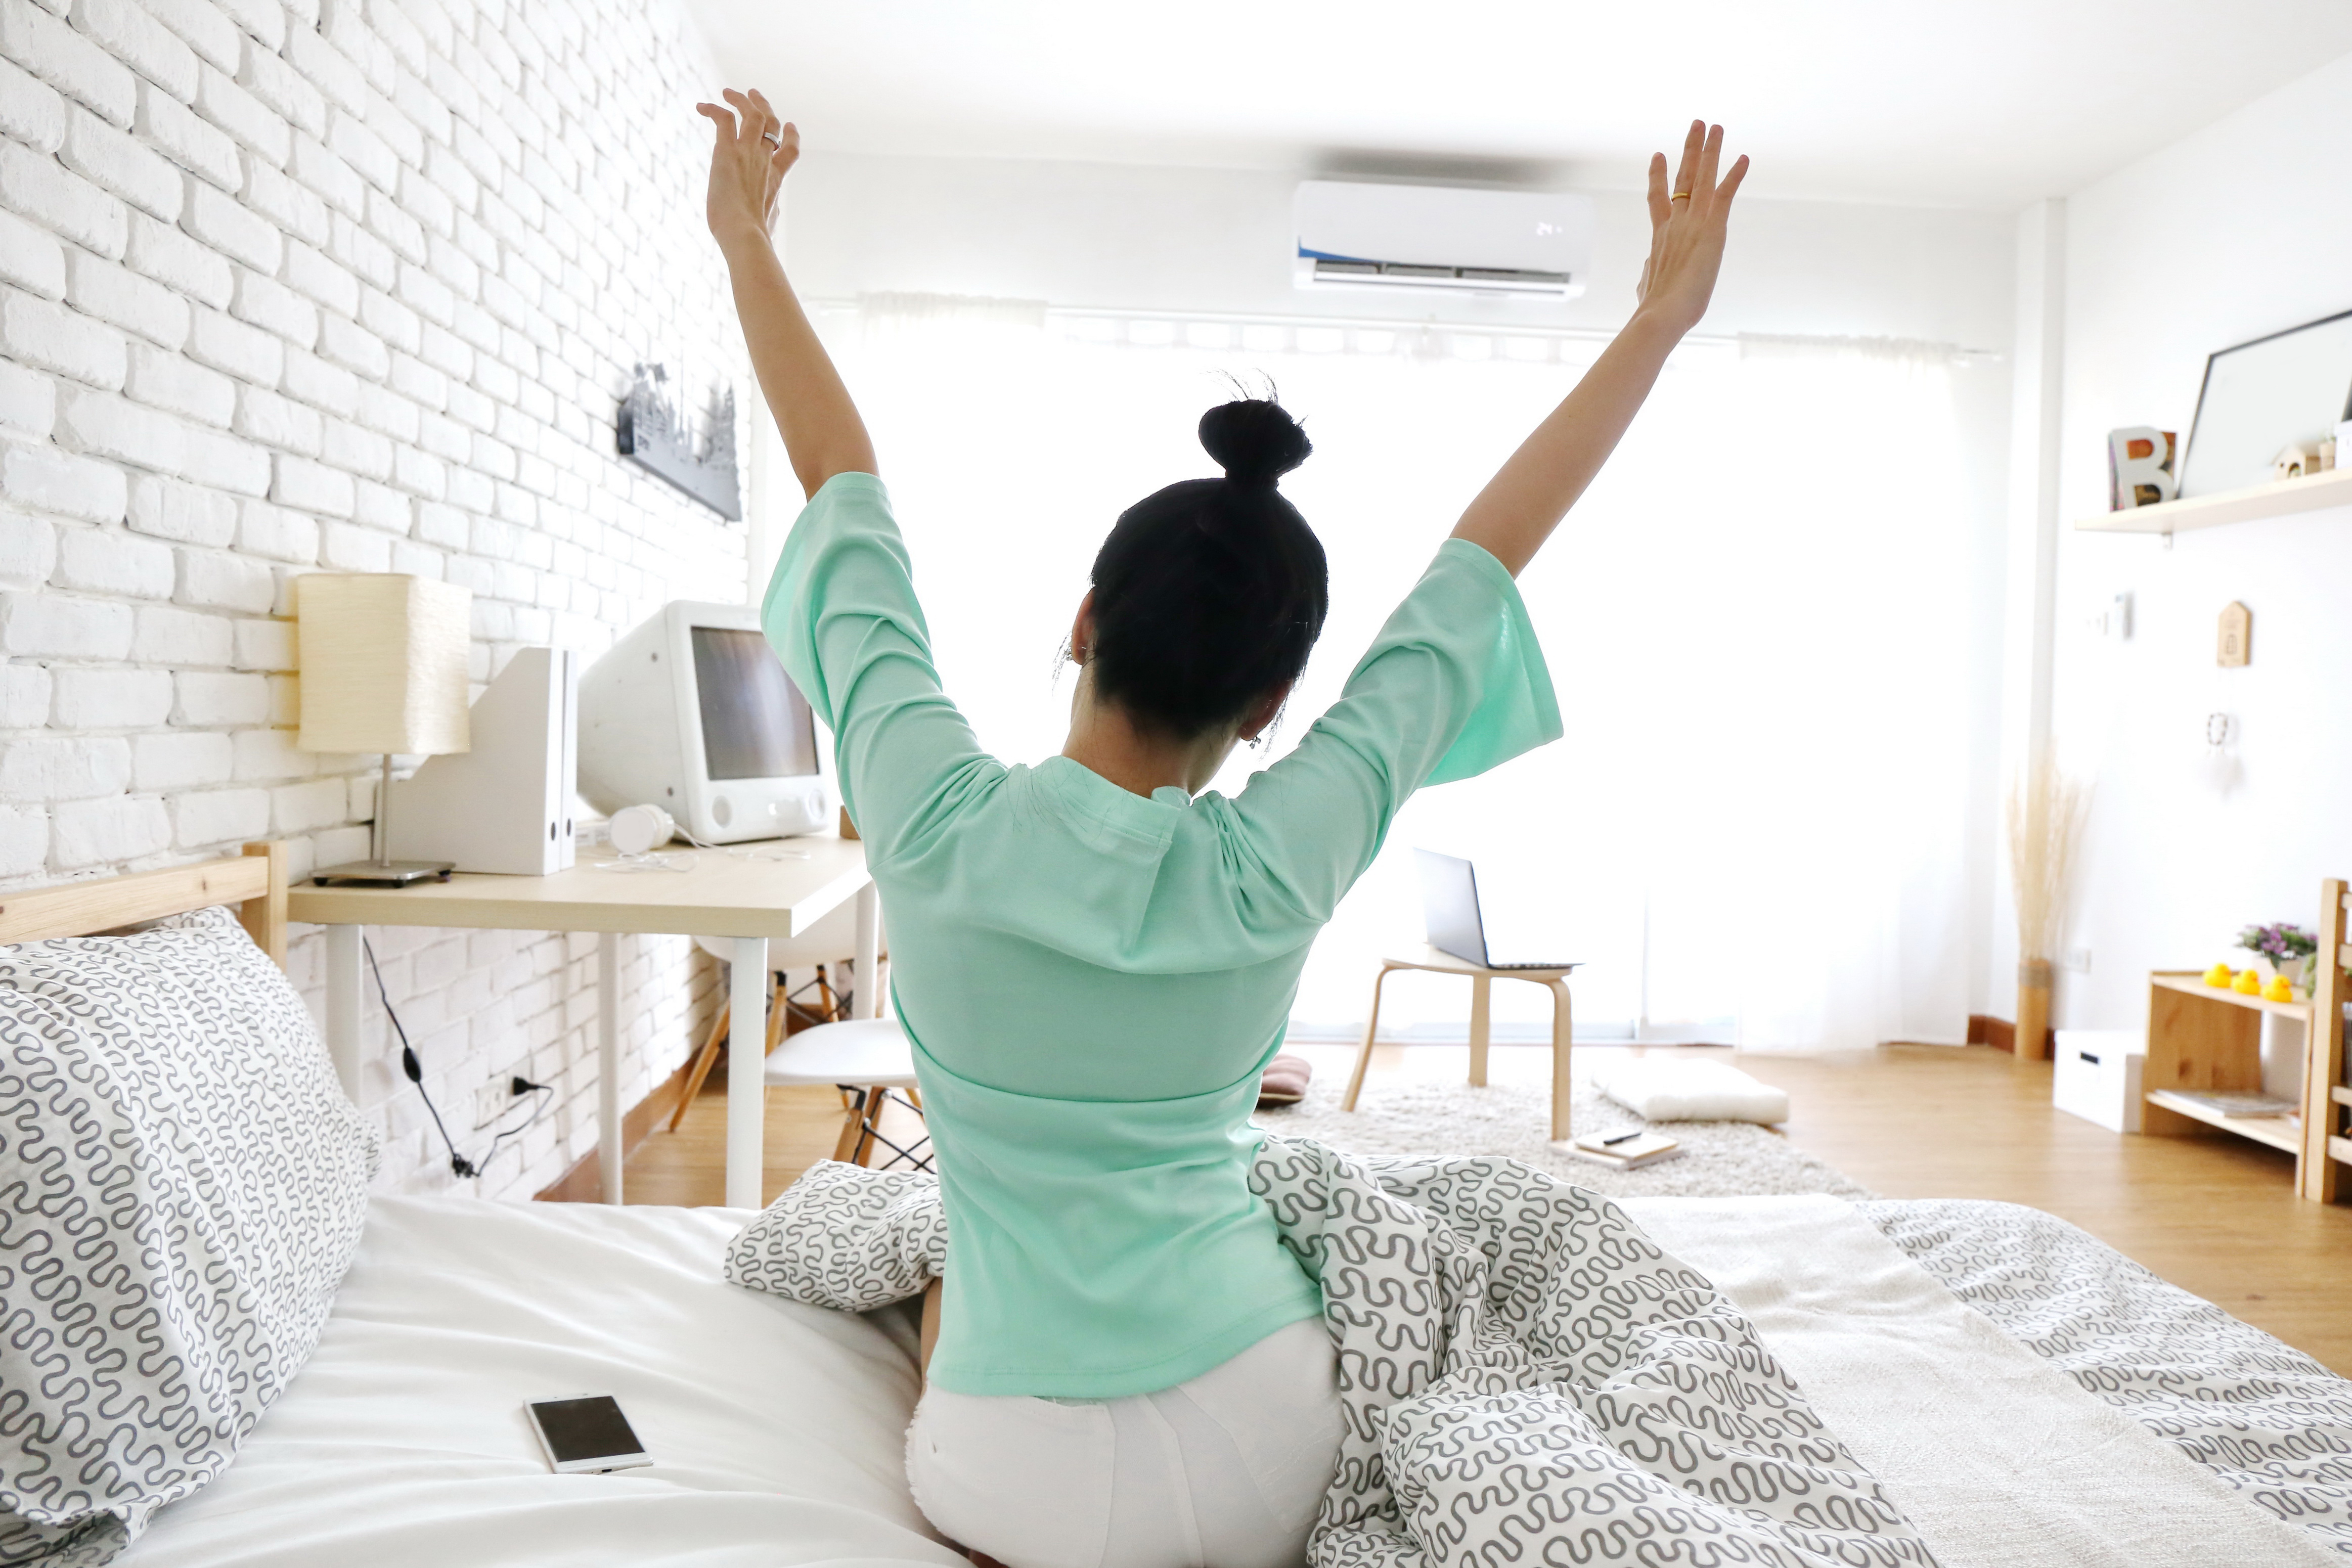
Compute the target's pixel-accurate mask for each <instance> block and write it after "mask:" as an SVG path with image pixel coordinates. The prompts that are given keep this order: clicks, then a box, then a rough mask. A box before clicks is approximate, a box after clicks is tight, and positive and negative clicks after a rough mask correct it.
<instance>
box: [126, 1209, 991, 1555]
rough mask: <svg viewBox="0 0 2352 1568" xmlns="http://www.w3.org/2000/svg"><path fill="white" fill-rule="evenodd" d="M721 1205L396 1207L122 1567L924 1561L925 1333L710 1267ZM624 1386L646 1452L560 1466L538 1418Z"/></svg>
mask: <svg viewBox="0 0 2352 1568" xmlns="http://www.w3.org/2000/svg"><path fill="white" fill-rule="evenodd" d="M749 1218H751V1217H750V1216H749V1215H748V1214H745V1213H741V1212H738V1211H736V1210H732V1209H719V1208H704V1209H680V1208H627V1209H612V1208H605V1207H594V1206H587V1205H568V1204H532V1205H529V1206H521V1205H505V1204H492V1203H485V1202H480V1201H478V1200H470V1199H418V1198H381V1199H378V1200H376V1202H375V1203H374V1204H373V1206H372V1207H371V1209H370V1213H369V1216H368V1227H367V1232H366V1236H365V1239H363V1241H362V1244H361V1247H360V1255H359V1260H358V1261H357V1262H356V1263H355V1264H354V1265H353V1267H352V1271H351V1274H350V1276H349V1278H348V1279H347V1280H346V1281H345V1282H344V1284H343V1288H342V1291H341V1294H340V1295H339V1296H338V1297H337V1299H336V1301H335V1310H334V1315H333V1317H332V1318H331V1320H330V1321H329V1322H328V1324H327V1329H326V1333H325V1335H324V1337H323V1338H322V1339H321V1340H320V1343H319V1350H318V1354H316V1355H315V1356H313V1357H312V1358H311V1361H310V1365H309V1366H307V1367H306V1368H304V1370H303V1372H302V1374H301V1375H300V1376H299V1377H297V1378H296V1379H295V1380H294V1383H293V1385H292V1386H291V1387H290V1388H289V1390H288V1391H287V1393H286V1396H285V1397H284V1398H283V1399H281V1400H280V1401H279V1402H278V1405H277V1406H275V1407H274V1408H273V1409H272V1410H271V1411H270V1412H269V1414H268V1416H264V1417H263V1419H262V1421H261V1424H260V1425H259V1426H258V1427H256V1428H255V1430H254V1432H253V1434H252V1436H251V1437H248V1438H247V1442H246V1444H245V1448H244V1451H243V1453H242V1454H241V1455H239V1457H238V1458H237V1460H236V1463H235V1464H234V1465H232V1466H231V1467H230V1468H229V1469H228V1471H227V1473H226V1474H225V1475H223V1476H221V1477H220V1478H219V1479H216V1480H215V1481H214V1482H213V1483H212V1484H211V1485H210V1486H208V1487H206V1488H205V1490H203V1491H200V1492H198V1493H197V1494H196V1495H195V1496H194V1497H192V1498H190V1499H188V1500H185V1501H184V1502H180V1503H175V1504H173V1505H172V1506H171V1507H169V1508H166V1509H163V1511H160V1512H159V1513H158V1514H157V1515H156V1517H155V1520H154V1522H153V1523H152V1525H151V1526H150V1527H149V1529H148V1531H147V1532H146V1534H145V1535H143V1536H142V1538H141V1539H140V1540H139V1541H138V1542H135V1543H134V1544H133V1545H132V1546H131V1550H130V1551H128V1552H125V1553H123V1554H122V1556H121V1557H120V1558H118V1559H116V1562H117V1563H121V1564H122V1565H123V1568H212V1565H214V1564H221V1565H226V1564H230V1563H236V1564H239V1565H242V1568H269V1565H273V1564H283V1565H285V1568H293V1565H295V1564H300V1565H302V1568H316V1565H318V1564H321V1563H333V1564H336V1565H337V1568H368V1565H371V1564H385V1565H387V1568H389V1565H393V1564H398V1565H400V1568H413V1565H415V1564H418V1563H467V1564H504V1563H513V1564H523V1563H530V1564H534V1565H548V1568H554V1565H562V1564H572V1563H598V1564H605V1563H650V1562H661V1563H684V1564H694V1565H698V1568H700V1565H708V1568H719V1565H722V1564H736V1563H743V1564H750V1563H760V1564H762V1565H768V1568H782V1565H788V1564H804V1563H858V1564H882V1563H936V1564H942V1565H950V1564H951V1565H954V1568H962V1564H963V1559H962V1558H961V1557H960V1556H958V1555H956V1554H955V1553H953V1552H950V1551H949V1550H948V1549H947V1548H946V1547H944V1546H942V1545H940V1543H939V1542H938V1541H937V1539H936V1538H935V1537H934V1536H933V1535H932V1533H931V1531H930V1530H929V1527H928V1526H927V1525H926V1524H925V1523H924V1522H923V1520H922V1517H921V1516H920V1515H919V1513H917V1512H916V1511H915V1507H914V1504H913V1501H912V1500H910V1499H909V1497H908V1492H907V1483H906V1478H905V1471H904V1469H903V1467H902V1463H901V1453H902V1443H903V1440H904V1433H905V1430H906V1426H907V1421H908V1416H909V1414H910V1413H911V1412H912V1410H913V1408H914V1401H915V1396H916V1375H915V1364H914V1360H913V1358H912V1356H911V1355H910V1354H909V1350H910V1348H911V1346H910V1345H909V1344H908V1343H906V1342H905V1340H903V1339H898V1340H894V1338H893V1337H892V1335H891V1333H888V1332H887V1330H886V1328H885V1327H884V1326H879V1324H880V1323H881V1322H887V1321H888V1320H887V1319H886V1320H880V1321H879V1322H877V1320H876V1319H869V1318H860V1317H851V1316H847V1315H845V1314H843V1313H838V1312H824V1311H822V1310H820V1309H817V1308H814V1307H803V1306H797V1305H794V1304H793V1303H791V1302H788V1301H781V1300H778V1299H776V1298H774V1297H772V1296H767V1295H763V1294H761V1293H759V1292H757V1291H745V1290H740V1289H738V1288H736V1287H735V1286H732V1285H729V1284H727V1283H725V1282H723V1281H721V1280H720V1279H719V1255H720V1253H721V1251H722V1250H723V1249H724V1248H725V1245H726V1242H727V1239H728V1238H729V1237H730V1236H732V1235H733V1234H734V1233H735V1231H736V1230H738V1229H739V1228H741V1226H742V1225H743V1223H744V1222H745V1221H746V1220H747V1219H749ZM584 1393H609V1394H612V1395H614V1396H616V1397H617V1398H618V1399H619V1400H620V1402H621V1406H622V1408H623V1409H624V1410H625V1411H626V1412H627V1414H628V1416H629V1419H630V1421H631V1423H632V1424H633V1425H634V1426H635V1427H636V1430H637V1433H638V1436H639V1437H642V1438H644V1440H645V1441H646V1445H647V1448H648V1449H649V1450H650V1451H651V1453H652V1454H653V1456H654V1458H655V1460H656V1463H655V1464H654V1465H653V1466H652V1467H651V1468H650V1469H636V1470H625V1471H621V1472H617V1473H615V1474H612V1475H601V1476H600V1475H581V1476H559V1475H554V1474H551V1473H550V1472H549V1470H548V1468H547V1463H546V1460H545V1459H544V1458H541V1454H540V1451H539V1448H538V1445H537V1443H536V1441H535V1440H534V1439H533V1437H532V1436H531V1432H530V1427H529V1425H528V1424H527V1421H526V1419H525V1417H524V1416H523V1413H522V1406H524V1405H525V1404H526V1403H527V1402H529V1401H530V1400H533V1399H544V1398H551V1397H560V1396H564V1395H569V1394H584Z"/></svg>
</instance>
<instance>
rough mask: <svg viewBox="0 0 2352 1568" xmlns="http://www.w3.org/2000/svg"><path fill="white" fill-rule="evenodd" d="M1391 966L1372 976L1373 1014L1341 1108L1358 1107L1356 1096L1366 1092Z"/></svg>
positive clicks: (1384, 966)
mask: <svg viewBox="0 0 2352 1568" xmlns="http://www.w3.org/2000/svg"><path fill="white" fill-rule="evenodd" d="M1388 977H1389V966H1388V965H1386V964H1382V965H1381V972H1380V973H1379V974H1377V975H1374V976H1373V977H1372V1016H1371V1017H1370V1018H1369V1019H1366V1020H1365V1021H1364V1043H1363V1046H1362V1048H1361V1049H1360V1050H1359V1051H1357V1052H1356V1070H1355V1071H1353V1072H1350V1073H1349V1074H1348V1092H1347V1094H1346V1095H1345V1096H1344V1097H1342V1098H1341V1100H1340V1101H1339V1109H1340V1110H1342V1111H1352V1110H1354V1109H1355V1108H1356V1096H1357V1095H1359V1094H1360V1093H1362V1092H1364V1069H1366V1068H1368V1067H1370V1065H1371V1064H1372V1040H1373V1038H1374V1037H1375V1036H1377V1035H1378V1034H1379V1033H1380V1032H1381V987H1382V986H1384V985H1386V984H1387V983H1388Z"/></svg>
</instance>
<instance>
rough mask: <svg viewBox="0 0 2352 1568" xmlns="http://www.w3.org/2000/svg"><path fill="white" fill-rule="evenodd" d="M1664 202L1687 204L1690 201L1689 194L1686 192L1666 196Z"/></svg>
mask: <svg viewBox="0 0 2352 1568" xmlns="http://www.w3.org/2000/svg"><path fill="white" fill-rule="evenodd" d="M1666 200H1668V201H1670V202H1687V201H1689V200H1690V193H1689V192H1688V191H1676V192H1675V193H1674V194H1673V195H1671V196H1668V197H1667V198H1666Z"/></svg>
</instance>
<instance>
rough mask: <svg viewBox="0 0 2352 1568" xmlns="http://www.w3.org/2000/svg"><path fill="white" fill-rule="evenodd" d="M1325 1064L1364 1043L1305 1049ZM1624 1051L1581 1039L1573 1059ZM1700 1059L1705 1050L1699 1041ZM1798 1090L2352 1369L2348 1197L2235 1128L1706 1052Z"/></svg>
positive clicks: (1497, 1073)
mask: <svg viewBox="0 0 2352 1568" xmlns="http://www.w3.org/2000/svg"><path fill="white" fill-rule="evenodd" d="M1290 1049H1292V1050H1295V1051H1298V1052H1299V1053H1300V1054H1302V1055H1305V1056H1307V1057H1308V1058H1309V1059H1311V1060H1312V1061H1314V1062H1315V1069H1316V1071H1317V1072H1318V1074H1336V1073H1340V1072H1344V1071H1346V1068H1347V1065H1348V1064H1349V1061H1351V1060H1352V1057H1353V1052H1352V1051H1351V1050H1349V1049H1348V1048H1345V1047H1339V1046H1315V1045H1307V1046H1293V1047H1291V1048H1290ZM1609 1049H1611V1048H1607V1047H1595V1046H1580V1047H1578V1048H1577V1055H1578V1058H1579V1060H1580V1061H1591V1060H1594V1059H1597V1058H1598V1057H1599V1056H1600V1054H1601V1052H1602V1051H1605V1050H1609ZM1692 1054H1696V1053H1695V1052H1693V1053H1692ZM1707 1054H1709V1055H1712V1056H1717V1057H1721V1058H1723V1059H1726V1060H1730V1061H1736V1062H1738V1065H1739V1066H1740V1067H1742V1068H1743V1069H1745V1070H1746V1071H1749V1072H1751V1073H1753V1074H1755V1075H1756V1076H1757V1077H1759V1078H1760V1079H1763V1080H1764V1081H1765V1082H1768V1083H1775V1084H1778V1085H1780V1087H1782V1088H1785V1089H1786V1090H1788V1091H1789V1097H1790V1103H1791V1104H1792V1106H1793V1108H1794V1109H1793V1112H1792V1114H1791V1117H1790V1123H1789V1126H1788V1134H1789V1137H1790V1140H1791V1141H1792V1142H1794V1143H1796V1144H1797V1145H1801V1147H1803V1148H1806V1149H1808V1150H1811V1152H1812V1153H1814V1154H1817V1155H1820V1156H1821V1157H1822V1158H1823V1159H1825V1160H1827V1161H1829V1162H1830V1164H1832V1165H1833V1166H1837V1167H1838V1168H1839V1169H1840V1170H1842V1171H1844V1172H1845V1173H1846V1174H1847V1175H1848V1176H1852V1177H1853V1179H1854V1180H1856V1181H1858V1182H1860V1183H1862V1184H1863V1185H1864V1186H1867V1187H1870V1188H1871V1189H1872V1190H1874V1191H1875V1192H1877V1193H1879V1194H1880V1195H1882V1196H1883V1197H1984V1198H1999V1199H2002V1200H2004V1201H2007V1202H2011V1203H2023V1204H2030V1205H2032V1206H2033V1207H2036V1208H2042V1209H2047V1210H2048V1211H2049V1212H2051V1213H2053V1214H2055V1215H2058V1216H2060V1217H2061V1218H2065V1219H2068V1220H2071V1221H2073V1222H2074V1224H2076V1225H2079V1226H2081V1227H2082V1228H2084V1229H2085V1230H2088V1231H2090V1232H2091V1233H2092V1234H2093V1235H2095V1236H2096V1237H2098V1238H2099V1239H2102V1240H2104V1241H2105V1242H2106V1243H2107V1244H2108V1245H2109V1246H2111V1247H2113V1248H2115V1249H2116V1250H2118V1251H2120V1252H2122V1253H2124V1254H2125V1255H2126V1256H2127V1257H2130V1258H2134V1259H2137V1260H2138V1261H2139V1262H2140V1263H2142V1264H2143V1265H2145V1266H2146V1267H2147V1268H2148V1269H2150V1270H2153V1271H2154V1272H2156V1273H2157V1274H2158V1275H2161V1276H2162V1277H2163V1278H2165V1279H2167V1280H2169V1281H2172V1282H2173V1283H2174V1284H2177V1285H2179V1286H2181V1287H2183V1288H2184V1289H2186V1290H2189V1291H2195V1292H2196V1293H2197V1294H2198V1295H2200V1296H2203V1297H2205V1298H2206V1299H2207V1300H2208V1301H2217V1302H2219V1303H2220V1304H2221V1305H2222V1306H2223V1307H2226V1308H2227V1309H2228V1310H2229V1311H2231V1312H2234V1313H2236V1314H2237V1315H2238V1316H2239V1317H2241V1318H2243V1319H2245V1320H2246V1321H2247V1322H2251V1323H2253V1324H2255V1325H2257V1326H2258V1327H2261V1328H2263V1329H2267V1330H2268V1331H2269V1332H2271V1333H2274V1334H2276V1335H2278V1336H2279V1338H2281V1339H2283V1340H2284V1341H2286V1342H2287V1343H2289V1344H2292V1345H2294V1346H2296V1347H2297V1348H2299V1349H2301V1350H2304V1351H2305V1352H2307V1353H2309V1354H2312V1355H2314V1356H2315V1357H2317V1358H2318V1359H2319V1360H2320V1361H2322V1362H2325V1363H2326V1364H2327V1365H2329V1366H2331V1367H2333V1368H2335V1369H2336V1371H2337V1372H2340V1373H2343V1374H2345V1375H2347V1376H2352V1206H2345V1205H2338V1206H2334V1207H2323V1206H2321V1205H2319V1204H2315V1203H2304V1202H2300V1201H2298V1200H2297V1199H2296V1198H2295V1197H2294V1184H2293V1173H2292V1163H2291V1162H2290V1161H2289V1160H2288V1158H2287V1156H2286V1155H2283V1154H2280V1153H2278V1152H2276V1151H2274V1150H2271V1149H2266V1148H2263V1147H2261V1146H2259V1145H2254V1144H2250V1143H2248V1142H2246V1141H2245V1140H2244V1139H2242V1138H2234V1137H2231V1136H2229V1135H2228V1134H2214V1135H2213V1136H2211V1137H2210V1138H2153V1137H2138V1136H2132V1137H2126V1136H2122V1135H2119V1134H2114V1133H2109V1132H2107V1131H2105V1129H2104V1128H2100V1127H2096V1126H2094V1125H2092V1124H2090V1123H2088V1122H2084V1121H2081V1120H2079V1119H2077V1118H2075V1117H2073V1116H2068V1115H2064V1114H2062V1113H2058V1112H2055V1111H2053V1110H2052V1109H2051V1106H2050V1064H2049V1063H2048V1062H2026V1063H2017V1062H2014V1061H2011V1059H2010V1058H2009V1057H2008V1056H2007V1055H2006V1054H2004V1053H2001V1052H1999V1051H1990V1050H1987V1049H1985V1048H1983V1047H1981V1046H1976V1047H1969V1048H1968V1049H1965V1050H1956V1049H1953V1048H1950V1047H1944V1046H1885V1047H1882V1048H1880V1049H1879V1050H1876V1051H1851V1052H1840V1053H1834V1054H1827V1055H1819V1056H1786V1055H1779V1054H1769V1053H1766V1054H1759V1053H1752V1052H1745V1051H1742V1052H1730V1051H1708V1052H1707ZM1549 1057H1550V1052H1549V1051H1548V1050H1545V1049H1543V1048H1539V1047H1505V1046H1497V1047H1496V1048H1495V1051H1494V1053H1493V1061H1494V1065H1493V1075H1494V1077H1495V1078H1496V1080H1497V1081H1528V1082H1542V1081H1543V1080H1544V1078H1545V1075H1546V1073H1547V1072H1548V1071H1549ZM1467 1065H1468V1053H1467V1051H1465V1049H1464V1048H1462V1047H1460V1046H1414V1047H1412V1048H1406V1047H1402V1046H1394V1047H1391V1046H1383V1047H1381V1050H1380V1051H1378V1052H1376V1053H1375V1055H1374V1058H1373V1067H1372V1071H1373V1072H1374V1074H1375V1075H1396V1076H1411V1077H1415V1078H1459V1077H1460V1076H1461V1075H1462V1074H1463V1073H1464V1072H1465V1070H1466V1068H1467ZM840 1123H841V1113H840V1109H839V1102H838V1097H837V1096H835V1094H834V1092H832V1091H830V1090H785V1089H772V1090H770V1091H769V1092H768V1124H767V1126H768V1131H767V1144H766V1156H767V1158H766V1180H765V1196H766V1197H769V1198H772V1197H774V1196H775V1195H776V1194H777V1193H779V1192H782V1190H783V1189H784V1187H785V1186H788V1185H789V1184H790V1183H791V1181H792V1180H793V1177H795V1176H798V1175H799V1174H800V1173H801V1171H803V1169H805V1168H806V1167H807V1166H810V1165H812V1164H814V1162H815V1161H817V1160H820V1159H824V1158H828V1157H830V1156H831V1155H832V1153H833V1147H834V1139H835V1135H836V1134H837V1133H838V1131H839V1128H840ZM725 1130H726V1097H725V1092H724V1081H723V1076H720V1075H714V1077H713V1079H712V1082H711V1084H710V1086H709V1088H707V1089H706V1090H705V1091H704V1092H703V1094H702V1096H701V1097H700V1099H699V1100H698V1101H697V1103H695V1105H694V1106H693V1108H692V1109H691V1110H689V1111H688V1113H687V1119H686V1122H685V1124H684V1125H683V1126H682V1127H681V1128H680V1129H679V1130H678V1132H677V1134H669V1133H666V1132H656V1134H654V1135H653V1136H652V1137H651V1138H649V1139H647V1140H646V1143H645V1144H644V1145H642V1146H641V1147H640V1148H639V1149H638V1150H637V1152H636V1153H635V1155H633V1156H632V1157H631V1158H630V1161H629V1166H628V1181H627V1190H628V1197H629V1201H630V1202H632V1203H672V1204H688V1205H693V1204H711V1203H717V1202H719V1200H720V1198H721V1196H722V1194H723V1192H724V1189H725V1157H724V1155H725V1145H724V1136H725Z"/></svg>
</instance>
